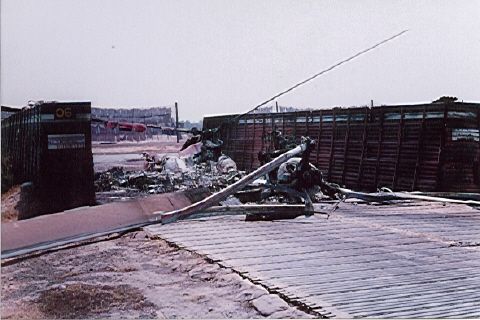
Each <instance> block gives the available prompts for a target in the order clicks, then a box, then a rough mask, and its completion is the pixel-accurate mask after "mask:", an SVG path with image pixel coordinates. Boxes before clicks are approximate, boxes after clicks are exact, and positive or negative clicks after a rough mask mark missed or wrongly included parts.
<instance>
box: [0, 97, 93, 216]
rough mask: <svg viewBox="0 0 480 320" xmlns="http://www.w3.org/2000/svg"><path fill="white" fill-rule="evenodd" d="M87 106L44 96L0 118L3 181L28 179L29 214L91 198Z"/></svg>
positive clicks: (89, 201)
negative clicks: (32, 201) (41, 100)
mask: <svg viewBox="0 0 480 320" xmlns="http://www.w3.org/2000/svg"><path fill="white" fill-rule="evenodd" d="M90 109H91V106H90V102H44V103H38V104H36V105H35V106H33V107H30V108H26V109H23V110H22V111H20V112H17V113H15V114H14V115H12V116H11V117H9V118H7V119H5V120H3V121H2V183H4V185H2V187H4V188H6V189H7V188H8V187H10V186H11V185H14V184H20V183H23V182H27V181H30V182H32V183H33V187H34V188H33V190H34V191H33V193H34V198H36V199H38V200H39V201H38V203H36V205H35V212H32V215H38V214H42V213H47V212H58V211H62V210H66V209H69V208H74V207H78V206H83V205H92V204H94V203H95V192H94V187H93V158H92V148H91V132H90V130H91V129H90ZM4 175H5V177H6V179H4Z"/></svg>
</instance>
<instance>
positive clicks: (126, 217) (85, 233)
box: [1, 188, 210, 259]
mask: <svg viewBox="0 0 480 320" xmlns="http://www.w3.org/2000/svg"><path fill="white" fill-rule="evenodd" d="M209 194H210V193H209V191H208V190H207V189H203V188H201V189H190V190H187V191H181V192H172V193H164V194H159V195H152V196H148V197H145V198H140V199H134V200H130V201H124V202H112V203H108V204H105V205H100V206H92V207H82V208H76V209H73V210H70V211H65V212H59V213H55V214H50V215H45V216H42V217H36V218H33V219H27V220H21V221H15V222H8V223H2V232H1V235H2V239H1V240H2V241H1V246H2V248H1V249H2V259H4V258H11V257H15V256H18V255H22V254H27V253H32V252H36V251H39V250H45V249H51V248H56V247H59V246H62V245H65V244H69V243H74V242H78V241H84V240H87V239H92V238H94V237H98V236H100V235H102V236H103V235H108V234H111V233H114V232H120V231H118V230H122V232H124V231H128V230H131V229H134V228H135V227H138V226H140V225H142V224H143V225H146V224H148V223H149V219H151V217H152V213H153V212H154V211H155V210H159V209H161V210H165V211H169V210H174V209H180V208H183V207H185V206H188V205H190V204H191V203H193V202H196V201H199V200H200V199H203V198H204V197H206V196H208V195H209Z"/></svg>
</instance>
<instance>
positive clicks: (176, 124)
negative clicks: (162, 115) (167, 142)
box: [175, 101, 180, 143]
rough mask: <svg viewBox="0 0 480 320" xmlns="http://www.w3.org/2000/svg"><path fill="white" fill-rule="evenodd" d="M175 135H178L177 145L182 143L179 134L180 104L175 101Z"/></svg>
mask: <svg viewBox="0 0 480 320" xmlns="http://www.w3.org/2000/svg"><path fill="white" fill-rule="evenodd" d="M175 133H176V134H177V143H179V142H180V135H179V133H178V103H177V102H176V101H175Z"/></svg>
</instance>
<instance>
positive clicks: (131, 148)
mask: <svg viewBox="0 0 480 320" xmlns="http://www.w3.org/2000/svg"><path fill="white" fill-rule="evenodd" d="M185 138H186V136H184V139H183V140H180V142H179V143H177V140H176V138H175V137H174V136H159V138H158V139H159V140H146V141H140V142H130V141H122V142H118V143H115V144H101V143H98V142H96V143H93V144H92V153H93V165H94V169H95V171H97V172H100V171H105V170H108V169H110V168H112V167H123V168H124V169H125V170H143V168H144V159H143V157H142V152H147V153H150V154H172V155H176V154H178V151H179V150H180V148H181V147H182V145H183V143H184V142H185Z"/></svg>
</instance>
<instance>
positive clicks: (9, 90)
mask: <svg viewBox="0 0 480 320" xmlns="http://www.w3.org/2000/svg"><path fill="white" fill-rule="evenodd" d="M0 10H1V13H0V14H1V52H0V58H1V63H0V68H1V69H0V76H1V83H0V94H1V96H0V101H1V104H2V105H8V106H22V105H25V104H26V103H27V101H28V100H58V101H79V100H81V101H91V102H92V106H100V107H125V108H131V107H150V106H171V105H173V104H174V102H175V101H177V102H178V105H179V114H180V118H181V120H200V119H202V117H203V116H204V115H206V114H219V113H221V114H223V113H239V112H244V111H247V110H249V109H251V108H252V107H254V106H255V105H257V104H258V103H260V102H262V101H264V100H266V99H268V98H270V97H272V96H274V95H275V94H277V93H279V92H281V91H282V90H284V89H286V88H288V87H290V86H292V85H293V84H295V83H297V82H299V81H301V80H303V79H306V78H307V77H309V76H311V75H313V74H315V73H317V72H319V71H321V70H323V69H326V68H328V67H329V66H331V65H333V64H335V63H337V62H338V61H340V60H342V59H345V58H347V57H349V56H351V55H353V54H355V53H356V52H358V51H360V50H363V49H365V48H367V47H369V46H371V45H373V44H375V43H377V42H379V41H381V40H383V39H385V38H388V37H390V36H392V35H393V34H396V33H398V32H400V31H402V30H404V29H408V30H409V32H407V33H406V34H405V35H403V36H401V37H399V38H397V39H395V40H393V41H391V42H389V43H387V44H385V45H383V46H381V47H379V48H377V49H376V50H374V51H371V52H369V53H367V54H365V55H363V56H361V57H359V58H357V59H355V60H353V61H351V62H349V63H347V64H344V65H342V66H340V67H338V68H336V69H334V70H333V71H331V72H329V73H327V74H324V75H322V76H320V77H318V78H317V79H315V80H314V81H312V82H310V83H308V84H306V85H304V86H302V87H300V88H298V89H296V90H294V91H293V92H290V93H288V94H286V95H284V96H282V97H280V98H278V99H277V101H278V103H279V105H282V106H298V107H311V108H320V107H333V106H345V107H348V106H362V105H369V104H370V100H373V101H374V104H375V105H381V104H404V103H416V102H431V101H433V100H435V99H437V98H438V97H440V96H444V95H448V96H456V97H458V98H459V100H464V101H472V102H480V19H479V17H480V0H463V1H462V0H458V1H441V0H438V1H395V0H389V1H384V0H378V1H365V0H361V1H350V0H349V1H347V0H343V1H342V0H340V1H323V0H315V1H309V0H303V1H290V0H263V1H262V0H171V1H170V0H169V1H167V0H164V1H154V0H1V7H0Z"/></svg>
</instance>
